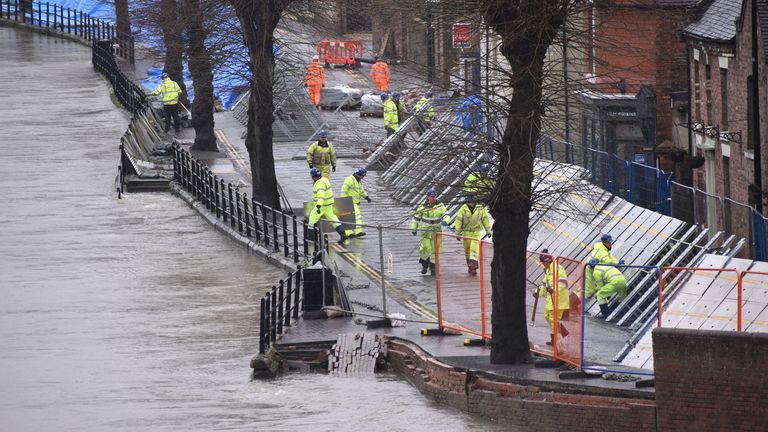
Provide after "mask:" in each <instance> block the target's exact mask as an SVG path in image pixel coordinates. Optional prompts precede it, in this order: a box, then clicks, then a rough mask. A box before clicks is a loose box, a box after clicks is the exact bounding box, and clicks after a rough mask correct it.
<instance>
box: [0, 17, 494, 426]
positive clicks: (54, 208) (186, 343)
mask: <svg viewBox="0 0 768 432" xmlns="http://www.w3.org/2000/svg"><path fill="white" fill-rule="evenodd" d="M0 100H1V101H2V103H0V119H2V128H0V203H1V205H2V210H0V344H1V345H2V349H1V350H0V388H1V389H2V391H0V430H1V431H75V430H76V431H110V430H121V431H124V430H136V431H162V430H184V431H209V430H249V431H252V430H264V431H295V430H313V431H332V430H333V431H440V432H446V431H461V430H501V429H502V428H501V427H500V426H499V425H495V424H492V423H490V422H488V421H486V420H485V419H480V418H477V417H472V416H468V415H465V414H462V413H460V412H457V411H455V410H452V409H446V408H442V407H440V406H437V405H435V404H433V403H431V402H430V401H428V400H427V399H425V398H424V397H423V396H422V395H421V394H420V393H419V392H418V391H417V390H416V389H414V388H413V387H412V386H410V385H409V384H408V383H407V382H405V381H403V380H402V379H401V378H399V377H397V376H394V375H386V374H385V375H377V376H372V377H368V378H338V377H331V376H326V375H298V374H297V375H288V376H285V377H283V378H280V379H277V380H273V381H250V380H249V368H248V364H249V360H250V358H251V357H252V355H253V354H254V353H255V352H256V350H257V347H258V340H257V330H258V329H257V325H258V312H257V308H256V305H257V299H258V298H259V297H260V296H261V295H262V294H263V292H264V291H265V290H266V289H267V287H268V286H270V285H271V284H272V283H274V281H275V280H277V279H278V278H279V277H280V276H281V275H282V272H281V271H278V270H277V269H275V268H274V267H271V266H270V265H268V264H266V263H265V262H264V261H263V260H262V259H260V258H258V257H256V256H253V255H250V254H249V253H247V252H246V251H245V250H244V249H243V248H241V247H240V246H239V245H237V244H234V243H233V242H231V241H230V240H228V239H227V238H225V237H224V236H223V235H221V234H219V233H217V232H215V231H214V230H213V229H212V228H211V227H210V226H209V225H207V224H206V223H205V222H204V221H203V220H202V218H200V217H199V216H198V215H197V214H196V213H195V212H194V211H193V210H192V209H190V208H189V207H188V206H187V205H186V204H184V203H183V202H182V201H181V200H179V199H178V198H175V197H173V196H171V195H170V194H165V193H153V194H128V195H126V196H125V197H124V198H123V199H122V200H119V199H117V197H116V194H115V193H114V190H113V185H114V176H115V173H116V166H117V157H118V152H117V145H118V142H119V138H120V136H121V135H122V133H123V132H124V130H125V128H126V125H127V121H128V118H127V116H126V114H125V113H124V112H122V111H120V110H118V109H115V106H114V105H113V104H112V103H111V101H110V98H109V92H108V89H107V86H106V84H105V81H103V80H102V79H100V78H99V77H98V76H97V75H96V74H95V73H94V72H93V70H92V67H91V64H90V50H89V49H88V48H87V47H83V46H80V45H76V44H73V43H71V42H65V41H63V40H58V39H55V38H50V37H44V36H40V35H37V34H34V33H31V32H27V31H24V30H17V29H12V28H8V27H0ZM505 430H506V429H505Z"/></svg>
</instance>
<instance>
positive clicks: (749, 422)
mask: <svg viewBox="0 0 768 432" xmlns="http://www.w3.org/2000/svg"><path fill="white" fill-rule="evenodd" d="M653 361H654V367H655V373H656V377H655V382H656V406H657V408H656V412H657V418H658V426H659V430H663V431H678V430H679V431H736V430H738V431H764V430H766V428H768V334H759V333H735V332H703V331H697V330H683V329H664V328H662V329H655V330H654V331H653Z"/></svg>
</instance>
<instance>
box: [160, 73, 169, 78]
mask: <svg viewBox="0 0 768 432" xmlns="http://www.w3.org/2000/svg"><path fill="white" fill-rule="evenodd" d="M160 76H162V77H163V78H168V77H169V76H170V75H168V72H163V74H162V75H160Z"/></svg>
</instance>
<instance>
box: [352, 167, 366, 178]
mask: <svg viewBox="0 0 768 432" xmlns="http://www.w3.org/2000/svg"><path fill="white" fill-rule="evenodd" d="M355 174H357V175H359V176H360V177H365V175H366V174H368V170H367V169H365V168H364V167H360V168H358V169H357V171H355Z"/></svg>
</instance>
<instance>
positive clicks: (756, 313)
mask: <svg viewBox="0 0 768 432" xmlns="http://www.w3.org/2000/svg"><path fill="white" fill-rule="evenodd" d="M739 276H740V277H739V292H740V295H739V310H738V321H737V324H736V328H737V330H738V331H748V332H760V333H768V273H765V272H759V271H750V270H745V271H743V272H741V273H740V275H739Z"/></svg>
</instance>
